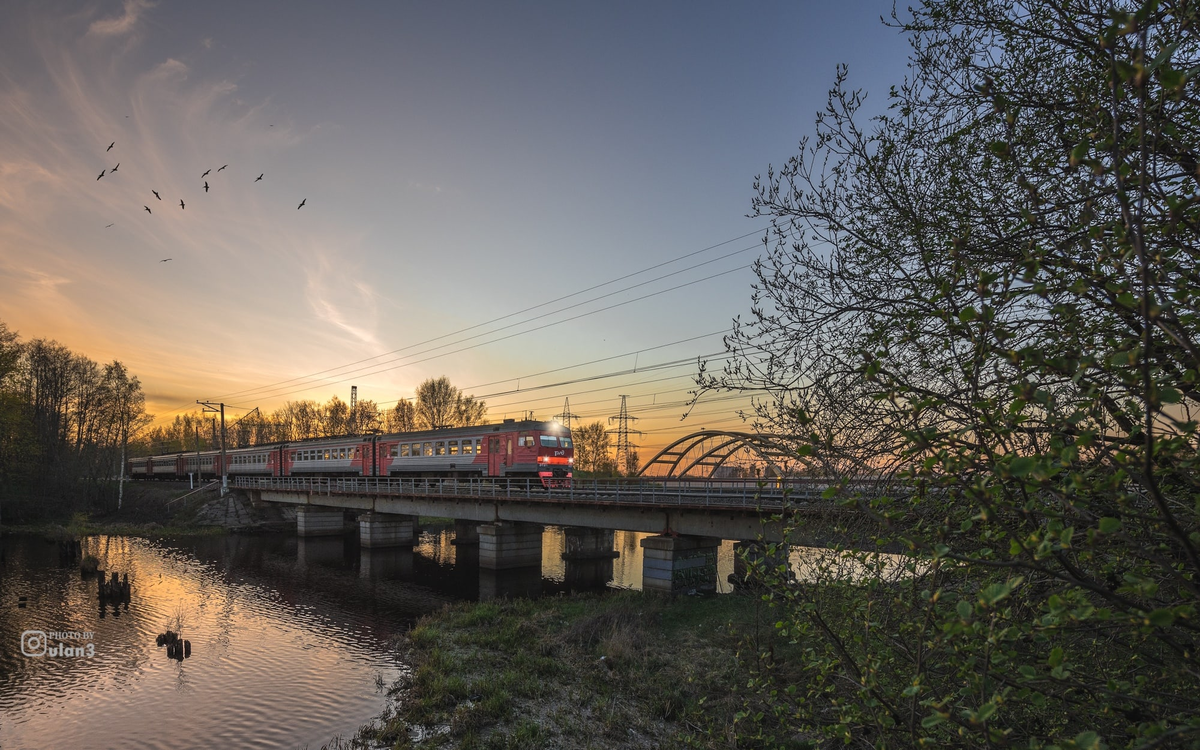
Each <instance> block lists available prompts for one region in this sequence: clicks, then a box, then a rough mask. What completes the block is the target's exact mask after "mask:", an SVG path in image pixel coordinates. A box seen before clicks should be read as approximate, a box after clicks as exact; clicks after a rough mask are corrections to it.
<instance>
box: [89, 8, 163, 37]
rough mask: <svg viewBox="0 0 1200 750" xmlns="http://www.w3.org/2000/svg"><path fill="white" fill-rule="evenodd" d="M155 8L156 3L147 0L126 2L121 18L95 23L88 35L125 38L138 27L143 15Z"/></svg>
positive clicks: (100, 20) (101, 20) (104, 19)
mask: <svg viewBox="0 0 1200 750" xmlns="http://www.w3.org/2000/svg"><path fill="white" fill-rule="evenodd" d="M153 7H154V3H151V2H146V0H125V4H124V6H123V10H122V13H121V15H120V16H118V17H117V18H102V19H99V20H96V21H93V22H92V25H91V26H89V27H88V31H87V33H88V34H89V35H93V36H124V35H126V34H128V33H130V32H131V31H133V30H134V28H136V27H137V23H138V19H139V18H140V17H141V15H142V13H143V12H144V11H146V10H149V9H150V8H153Z"/></svg>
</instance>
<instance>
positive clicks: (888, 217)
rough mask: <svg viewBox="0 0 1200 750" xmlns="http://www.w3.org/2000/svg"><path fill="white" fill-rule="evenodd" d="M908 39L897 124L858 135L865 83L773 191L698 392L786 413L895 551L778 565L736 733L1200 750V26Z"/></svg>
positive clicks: (784, 424) (762, 196) (1118, 6)
mask: <svg viewBox="0 0 1200 750" xmlns="http://www.w3.org/2000/svg"><path fill="white" fill-rule="evenodd" d="M910 13H911V14H912V15H911V18H908V19H906V20H903V21H897V23H898V24H899V25H900V26H901V27H902V28H903V29H904V30H905V31H906V32H907V33H908V34H909V35H910V38H911V40H912V50H913V52H912V65H911V67H910V77H909V78H907V79H906V80H905V81H904V82H903V83H901V84H898V85H897V86H896V87H894V88H893V90H892V94H891V101H890V102H889V104H890V106H889V107H888V108H887V110H886V112H885V113H884V114H882V115H880V116H878V117H876V118H875V119H874V120H873V121H871V122H870V123H865V122H862V121H861V117H860V112H859V108H860V105H861V103H862V96H861V95H860V94H859V93H858V92H855V91H850V90H847V88H846V87H845V85H844V76H845V72H844V70H843V71H840V72H839V76H838V80H837V83H836V85H835V87H834V89H833V91H832V92H831V96H830V100H829V105H828V107H827V108H826V110H825V112H824V113H823V114H822V115H821V116H820V117H819V119H818V122H817V134H816V137H815V139H814V140H812V141H811V142H804V143H802V144H801V149H800V153H799V154H798V155H797V156H794V157H792V158H791V159H789V160H788V162H787V163H786V164H785V165H784V166H783V167H781V168H780V169H779V170H775V169H773V168H772V169H768V171H767V173H766V177H765V179H760V180H758V181H757V182H756V184H755V190H756V196H755V198H754V207H755V212H756V213H757V214H759V215H763V216H769V217H771V218H772V221H773V225H774V230H773V233H772V239H773V242H769V243H768V246H767V252H766V255H765V257H764V258H763V259H762V260H760V261H759V262H758V263H757V264H756V273H757V276H758V283H757V284H756V285H755V289H754V292H753V296H752V305H751V315H750V316H749V318H748V319H747V320H746V321H745V322H740V321H739V322H737V323H735V326H734V329H733V331H732V333H731V334H730V335H729V336H728V337H727V339H726V342H727V348H728V350H729V353H730V354H731V355H732V358H731V360H730V364H729V365H728V366H727V367H726V368H725V369H724V371H723V372H722V373H719V374H717V375H713V376H710V375H708V374H703V375H702V377H701V379H700V387H701V390H705V389H708V388H729V389H737V390H743V389H744V390H747V391H752V390H756V389H764V390H765V391H767V392H768V393H769V394H770V396H769V397H768V398H767V399H765V400H762V401H760V402H759V403H758V404H757V410H756V415H757V419H758V423H759V426H761V427H763V428H764V429H769V430H770V431H771V432H774V433H778V434H785V435H793V436H797V439H796V443H795V444H796V450H797V454H798V455H799V456H801V457H803V458H804V459H805V460H806V461H808V462H809V463H810V464H811V466H812V468H813V470H814V471H816V472H818V473H820V474H822V475H824V476H826V477H828V478H830V479H831V480H832V481H831V482H830V485H831V488H830V489H829V490H828V492H827V493H826V498H827V502H831V503H832V502H834V501H835V500H840V501H841V502H842V503H843V505H845V506H846V508H848V509H853V510H855V511H857V512H856V513H853V514H849V515H846V516H843V517H844V518H855V519H858V520H859V521H861V520H862V519H873V521H874V527H875V529H876V530H875V531H874V532H870V533H863V532H862V530H861V529H858V530H857V531H855V533H854V534H853V537H852V538H855V539H857V540H859V542H860V543H863V544H865V546H866V547H868V548H869V549H871V550H872V552H869V553H866V552H864V553H856V552H851V551H843V552H841V553H839V554H833V555H829V556H828V557H827V558H825V559H824V561H823V562H821V563H820V564H816V565H814V566H812V567H811V568H810V569H808V570H806V571H805V575H806V577H807V580H806V582H805V583H804V584H803V585H799V586H798V585H796V584H795V582H794V581H792V580H790V575H789V571H788V568H787V566H786V565H784V566H765V567H763V566H760V568H761V573H762V577H763V580H764V581H765V583H766V587H765V589H764V590H763V592H762V597H763V599H764V600H765V601H766V602H767V603H768V605H770V606H774V607H775V608H776V609H774V611H772V612H771V613H770V615H769V619H770V620H771V621H772V622H775V623H777V625H776V631H775V632H776V637H777V638H778V639H779V640H780V641H782V642H783V643H784V644H789V645H787V646H785V647H784V648H782V649H776V648H775V645H776V644H774V643H769V642H767V641H761V640H760V641H759V642H758V644H759V646H760V647H761V648H752V649H750V650H749V651H748V652H747V653H753V654H754V656H753V657H752V658H751V660H750V661H749V662H748V663H749V664H750V665H751V669H752V671H753V675H752V678H751V680H750V681H749V685H750V688H751V691H752V693H751V696H750V698H749V702H750V703H752V704H753V705H750V706H748V707H747V711H746V712H745V713H744V714H743V715H744V716H745V717H746V720H745V721H743V722H742V731H743V732H744V733H745V734H746V735H750V736H754V735H756V734H757V737H756V740H755V741H756V742H758V743H760V744H761V745H762V746H773V745H774V744H779V743H784V742H793V741H795V740H794V738H796V737H803V738H805V741H806V742H812V743H814V744H817V745H824V744H829V743H833V742H837V743H838V744H842V743H848V744H855V745H857V746H859V747H863V748H866V747H897V746H906V747H923V746H930V747H932V746H939V747H951V746H953V747H966V746H973V747H980V748H983V747H989V748H991V747H999V746H1005V747H1018V746H1020V747H1030V748H1044V747H1047V746H1050V745H1057V746H1059V747H1064V748H1066V747H1069V748H1089V749H1096V748H1101V747H1106V746H1107V747H1117V746H1121V747H1128V748H1135V747H1136V748H1151V747H1159V746H1162V747H1167V746H1171V747H1191V746H1194V745H1195V742H1196V738H1197V736H1200V708H1198V706H1200V703H1197V701H1196V695H1197V693H1198V692H1200V663H1198V656H1197V651H1196V649H1195V643H1196V638H1197V624H1196V617H1197V614H1198V612H1200V609H1198V605H1200V589H1198V588H1197V584H1196V580H1197V579H1198V578H1200V506H1198V505H1197V504H1196V502H1195V498H1196V497H1198V496H1200V474H1198V473H1197V468H1198V467H1197V460H1198V453H1197V444H1198V435H1197V421H1196V413H1195V412H1196V408H1197V406H1200V388H1198V386H1197V383H1198V382H1200V375H1198V374H1197V373H1200V295H1197V293H1196V290H1197V289H1198V288H1200V275H1198V273H1197V268H1198V267H1200V197H1198V196H1200V183H1198V176H1200V172H1198V166H1197V165H1198V163H1200V106H1198V105H1200V73H1198V72H1197V71H1200V34H1198V28H1200V26H1198V22H1200V16H1198V13H1200V8H1198V7H1197V6H1196V5H1194V4H1191V3H1187V2H1117V3H1096V2H1089V1H1087V0H1063V1H1062V2H1054V3H1021V2H1018V3H1016V4H1013V3H1011V2H999V1H997V0H927V1H926V2H924V3H923V4H921V5H920V6H918V7H915V8H913V9H910ZM862 478H870V479H889V480H891V481H890V482H888V483H878V484H875V485H873V486H871V488H870V490H869V491H863V490H861V489H859V490H857V491H856V489H855V488H856V487H861V485H855V484H853V483H852V482H851V480H854V479H862ZM792 518H795V519H801V520H796V521H791V522H790V523H789V525H788V529H789V533H794V534H795V535H796V540H797V543H799V539H800V538H801V534H802V532H803V531H804V529H803V526H804V524H807V523H808V520H807V519H808V516H807V515H795V516H793V515H792V514H787V515H785V517H784V520H785V521H786V520H789V519H792ZM843 531H844V532H845V533H846V534H847V535H848V536H849V535H850V534H851V530H850V529H849V528H843ZM888 548H890V549H895V550H903V551H905V554H904V555H903V556H898V557H892V558H888V557H881V556H880V555H878V554H877V553H875V552H874V550H878V549H888ZM848 558H849V559H850V561H852V562H853V563H854V564H855V565H857V570H858V573H856V575H855V576H854V578H853V579H850V578H848V577H847V576H846V574H845V573H844V570H845V569H846V565H847V562H848ZM835 563H836V565H835ZM839 567H840V570H839ZM784 653H786V654H788V656H787V657H785V658H781V656H782V655H783V654H784Z"/></svg>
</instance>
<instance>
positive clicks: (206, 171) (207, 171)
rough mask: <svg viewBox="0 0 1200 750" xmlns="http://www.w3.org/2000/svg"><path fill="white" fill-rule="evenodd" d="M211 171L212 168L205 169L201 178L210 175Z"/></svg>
mask: <svg viewBox="0 0 1200 750" xmlns="http://www.w3.org/2000/svg"><path fill="white" fill-rule="evenodd" d="M211 171H212V170H211V169H208V170H205V172H204V174H202V175H200V179H202V180H203V179H204V178H205V177H208V173H209V172H211Z"/></svg>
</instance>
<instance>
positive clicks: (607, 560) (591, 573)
mask: <svg viewBox="0 0 1200 750" xmlns="http://www.w3.org/2000/svg"><path fill="white" fill-rule="evenodd" d="M612 579H613V558H611V557H603V558H590V559H586V560H579V559H569V560H566V561H564V565H563V583H565V584H566V585H567V588H569V589H571V590H572V591H592V590H595V589H602V588H604V587H606V586H608V584H609V582H610V581H612Z"/></svg>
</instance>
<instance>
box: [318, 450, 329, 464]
mask: <svg viewBox="0 0 1200 750" xmlns="http://www.w3.org/2000/svg"><path fill="white" fill-rule="evenodd" d="M317 453H318V455H317V458H321V456H320V451H317ZM321 460H323V461H330V460H332V459H330V458H329V449H328V448H327V449H325V458H323V459H321Z"/></svg>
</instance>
